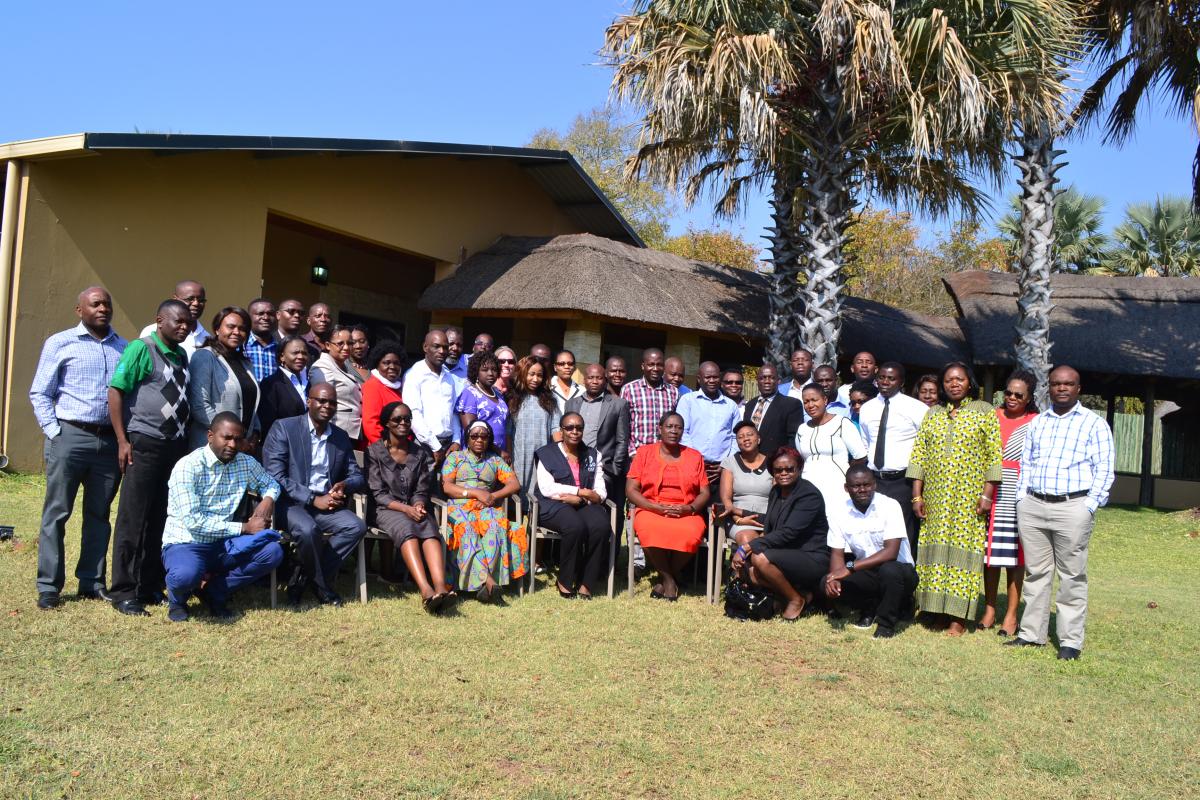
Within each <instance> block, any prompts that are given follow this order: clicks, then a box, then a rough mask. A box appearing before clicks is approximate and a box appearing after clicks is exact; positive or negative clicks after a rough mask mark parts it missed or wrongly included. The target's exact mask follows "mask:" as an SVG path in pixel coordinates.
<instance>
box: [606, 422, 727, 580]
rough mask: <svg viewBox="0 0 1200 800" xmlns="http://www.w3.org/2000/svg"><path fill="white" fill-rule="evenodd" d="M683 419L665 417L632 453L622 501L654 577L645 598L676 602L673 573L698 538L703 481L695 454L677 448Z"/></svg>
mask: <svg viewBox="0 0 1200 800" xmlns="http://www.w3.org/2000/svg"><path fill="white" fill-rule="evenodd" d="M682 436H683V417H681V416H679V415H678V414H676V413H675V412H674V411H670V412H667V413H666V414H664V415H663V416H662V419H660V420H659V422H658V439H659V440H658V441H657V442H655V443H653V444H647V445H643V446H641V447H640V448H638V451H637V453H636V454H635V455H634V457H633V463H632V464H631V465H630V466H629V477H628V479H627V480H626V481H625V496H626V497H627V498H628V499H629V502H630V503H632V504H633V505H634V506H635V510H634V512H633V531H634V533H635V534H637V537H638V540H639V541H640V542H641V543H642V547H643V548H644V549H645V551H646V559H647V560H648V561H649V562H650V564H651V565H652V566H653V567H654V569H655V570H656V571H657V572H658V575H659V582H658V583H656V584H655V585H654V590H653V591H652V592H651V593H650V596H651V597H654V598H661V599H664V600H671V601H674V600H678V599H679V573H680V572H681V571H682V570H683V567H684V566H685V565H686V564H687V562H688V561H689V560H691V558H692V556H693V555H694V554H695V553H696V551H697V550H698V549H699V548H700V540H701V539H702V538H704V527H705V526H704V516H703V514H704V509H705V507H706V506H708V496H709V487H708V476H707V475H706V474H705V472H704V458H703V456H701V455H700V451H698V450H693V449H692V448H690V447H684V446H683V445H681V444H680V443H679V440H680V438H681V437H682Z"/></svg>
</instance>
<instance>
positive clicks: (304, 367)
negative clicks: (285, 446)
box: [258, 336, 308, 442]
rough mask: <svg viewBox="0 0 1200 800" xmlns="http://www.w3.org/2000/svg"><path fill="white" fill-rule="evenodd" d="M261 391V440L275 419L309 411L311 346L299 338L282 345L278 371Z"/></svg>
mask: <svg viewBox="0 0 1200 800" xmlns="http://www.w3.org/2000/svg"><path fill="white" fill-rule="evenodd" d="M258 388H259V390H260V391H261V392H262V398H261V399H260V400H259V403H258V422H259V425H260V427H261V428H262V439H263V441H264V442H265V441H266V440H267V433H269V432H270V430H271V426H272V425H274V424H275V421H276V420H280V419H286V418H287V417H298V416H300V415H301V414H303V413H304V412H305V411H307V410H308V402H307V400H306V399H305V396H306V395H307V394H308V346H307V345H306V344H305V342H304V340H303V339H301V338H300V337H299V336H290V337H288V338H287V339H284V340H283V341H282V342H280V344H279V369H277V370H275V371H274V372H272V373H271V374H270V375H268V376H267V377H266V378H265V379H264V380H263V382H262V383H261V384H259V387H258Z"/></svg>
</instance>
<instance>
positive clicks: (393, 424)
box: [363, 403, 455, 614]
mask: <svg viewBox="0 0 1200 800" xmlns="http://www.w3.org/2000/svg"><path fill="white" fill-rule="evenodd" d="M363 421H364V422H366V420H363ZM379 424H380V425H381V426H382V428H383V430H384V435H383V437H381V438H379V439H376V440H375V441H374V442H372V444H371V446H370V447H368V448H367V485H368V486H369V487H370V489H371V497H372V498H374V500H375V524H376V525H378V526H379V528H380V530H382V531H383V532H384V533H386V534H387V535H388V537H389V538H390V539H391V540H392V542H393V543H395V545H396V549H398V550H399V551H400V555H401V557H402V558H403V559H404V565H405V566H406V567H408V572H409V574H410V575H412V577H413V580H414V581H416V582H417V589H419V590H420V592H421V604H422V605H423V606H424V607H425V610H426V611H428V612H429V613H430V614H436V613H437V612H438V611H439V610H440V609H441V608H442V606H443V605H444V604H445V603H447V602H450V601H452V600H453V599H454V597H455V594H454V588H453V587H452V586H450V584H448V583H446V559H445V557H444V556H443V554H442V537H441V535H440V534H439V533H438V526H437V522H436V521H435V520H434V514H433V509H432V504H431V503H430V502H429V498H430V495H431V494H432V493H433V486H434V481H435V480H436V475H437V471H436V470H435V469H434V466H433V453H432V452H431V451H430V449H429V448H428V447H426V446H425V445H423V444H421V443H420V442H418V441H417V440H416V437H414V436H413V432H412V411H410V410H409V408H408V406H406V405H405V404H404V403H388V404H387V405H386V406H384V407H383V411H381V412H380V414H379Z"/></svg>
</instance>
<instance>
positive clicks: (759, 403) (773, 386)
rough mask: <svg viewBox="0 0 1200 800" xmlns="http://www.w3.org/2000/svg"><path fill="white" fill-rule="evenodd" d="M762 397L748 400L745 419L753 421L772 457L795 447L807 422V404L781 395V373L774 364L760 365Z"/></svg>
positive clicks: (764, 450) (759, 391)
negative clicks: (784, 449)
mask: <svg viewBox="0 0 1200 800" xmlns="http://www.w3.org/2000/svg"><path fill="white" fill-rule="evenodd" d="M757 383H758V397H756V398H754V399H753V400H751V401H749V402H748V403H746V405H745V407H744V408H743V412H742V419H744V420H746V421H747V422H753V423H754V427H756V428H758V435H759V438H760V439H761V443H760V445H759V449H760V450H762V452H764V453H766V454H767V457H768V458H769V457H770V456H771V455H773V454H774V453H775V451H776V450H778V449H779V448H780V447H784V446H786V447H794V446H795V445H794V442H795V441H796V429H797V428H799V427H800V424H801V423H802V422H803V421H804V407H803V406H802V405H800V401H799V400H797V399H796V398H794V397H788V396H787V395H784V394H780V392H779V372H778V371H777V370H776V369H775V367H774V366H773V365H771V364H763V365H762V366H761V367H759V368H758V378H757Z"/></svg>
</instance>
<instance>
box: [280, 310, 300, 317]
mask: <svg viewBox="0 0 1200 800" xmlns="http://www.w3.org/2000/svg"><path fill="white" fill-rule="evenodd" d="M279 313H280V314H289V315H291V316H298V315H300V314H303V313H304V309H303V308H281V309H279Z"/></svg>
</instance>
